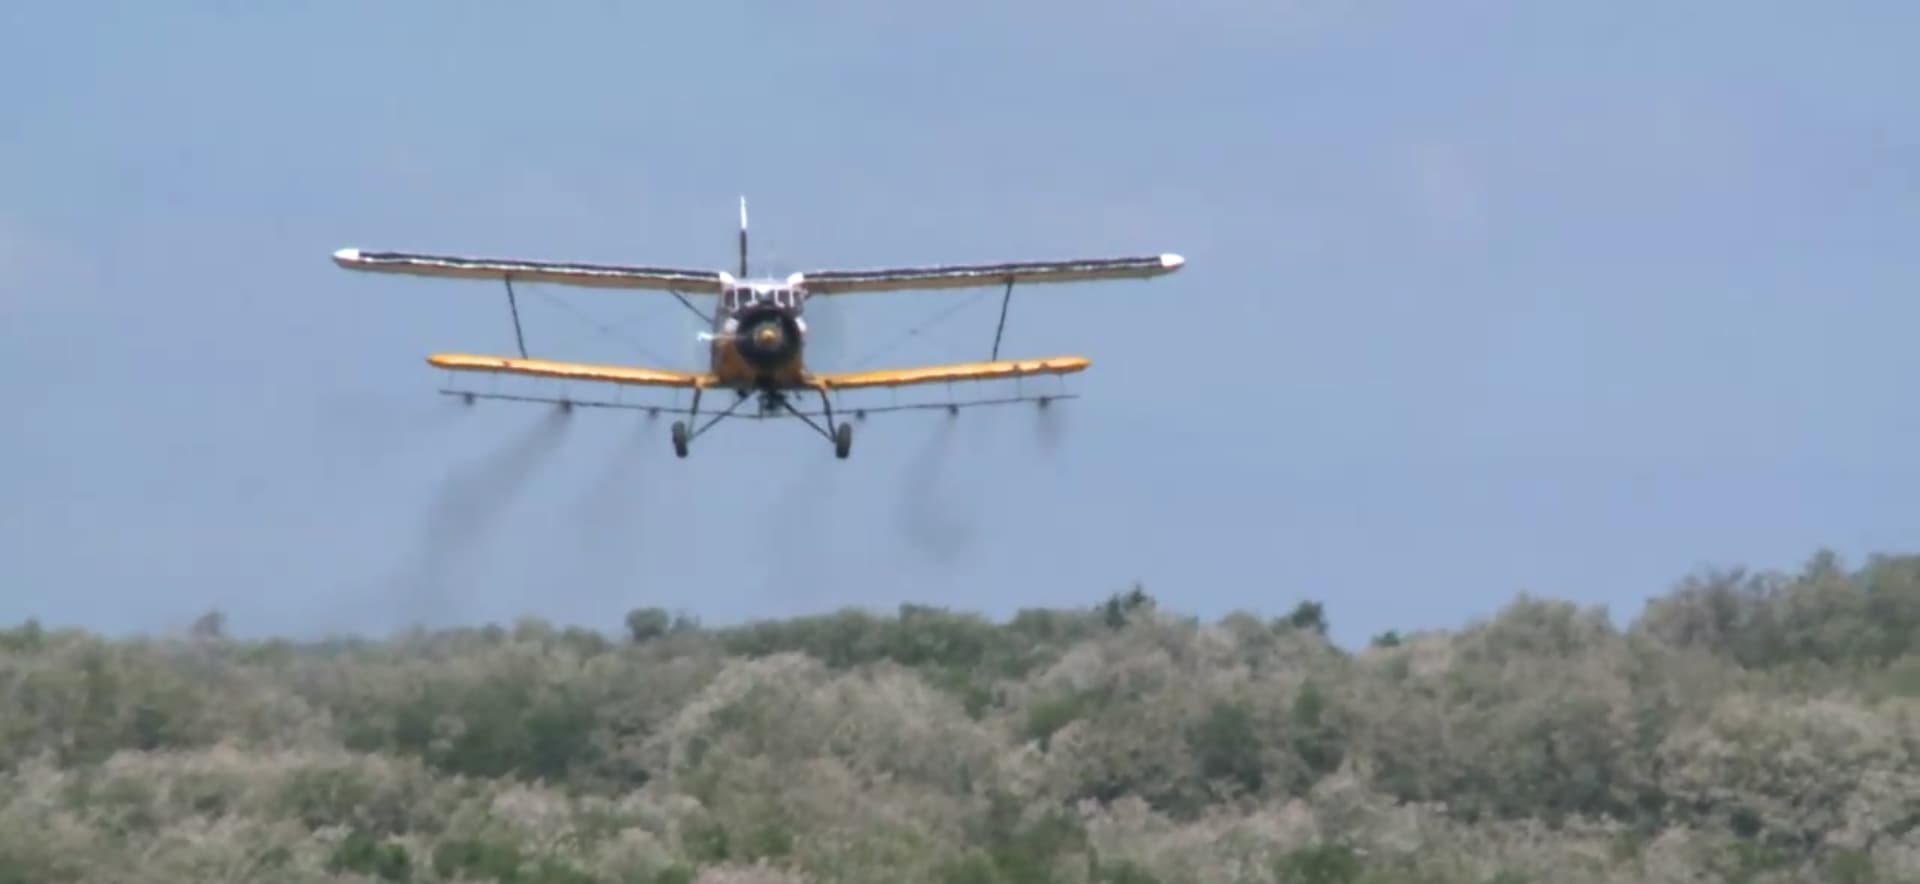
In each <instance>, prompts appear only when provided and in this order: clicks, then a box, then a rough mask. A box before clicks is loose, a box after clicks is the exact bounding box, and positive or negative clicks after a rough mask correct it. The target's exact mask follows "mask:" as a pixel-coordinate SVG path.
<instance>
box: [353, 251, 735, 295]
mask: <svg viewBox="0 0 1920 884" xmlns="http://www.w3.org/2000/svg"><path fill="white" fill-rule="evenodd" d="M333 263H335V264H338V265H340V266H342V267H345V268H347V269H348V270H365V271H370V272H374V273H410V274H414V275H417V276H441V277H455V278H461V279H499V278H501V277H511V278H514V279H523V280H532V281H535V282H553V283H559V284H561V285H577V286H593V287H596V288H626V289H686V290H693V291H699V290H702V289H705V290H707V291H714V292H717V291H719V286H720V283H721V279H722V277H721V274H720V273H719V272H717V271H712V270H683V269H680V268H677V267H629V266H624V265H619V264H578V263H560V262H554V261H522V260H519V259H514V258H466V257H459V256H456V255H422V254H416V253H412V252H367V251H362V250H360V249H341V250H340V251H337V252H334V253H333Z"/></svg>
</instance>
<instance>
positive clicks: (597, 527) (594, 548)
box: [571, 417, 657, 586]
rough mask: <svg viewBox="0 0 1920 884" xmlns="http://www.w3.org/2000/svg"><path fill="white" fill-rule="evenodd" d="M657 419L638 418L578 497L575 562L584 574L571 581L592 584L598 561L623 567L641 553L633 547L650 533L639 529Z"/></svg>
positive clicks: (579, 571) (601, 564) (600, 565)
mask: <svg viewBox="0 0 1920 884" xmlns="http://www.w3.org/2000/svg"><path fill="white" fill-rule="evenodd" d="M655 420H657V418H654V417H645V418H642V419H641V420H639V421H636V422H635V424H634V427H633V431H632V432H631V433H629V434H627V435H625V436H623V437H621V438H620V440H619V441H618V442H616V443H615V444H614V447H613V451H612V455H611V457H609V458H608V460H607V463H606V465H605V467H603V468H602V469H601V470H600V472H599V474H598V475H596V476H594V478H593V481H592V482H591V483H590V484H589V485H588V486H587V488H586V489H585V493H583V494H581V495H580V497H579V499H578V500H577V501H576V503H575V506H574V516H575V518H576V519H577V523H576V525H575V527H574V530H573V532H572V533H573V535H574V536H575V537H576V538H578V539H579V542H580V556H579V558H578V560H577V562H576V564H577V565H578V566H579V568H578V571H577V573H578V574H579V576H580V579H576V580H574V581H571V583H573V584H575V585H580V586H591V585H592V584H593V583H594V582H595V581H593V580H592V579H590V578H591V575H592V574H594V573H595V572H596V571H597V570H598V569H599V567H603V566H614V567H617V568H619V569H620V570H622V571H624V570H625V569H626V565H627V564H628V563H629V562H631V561H632V560H633V559H634V558H636V557H637V556H638V555H639V554H640V551H639V550H636V549H634V542H635V541H634V539H635V538H638V537H644V536H645V535H646V532H645V531H642V530H640V522H641V520H642V519H643V518H644V515H645V514H644V512H643V511H642V510H641V507H640V505H641V503H642V502H643V501H644V500H645V497H644V496H643V495H642V493H641V492H642V491H643V490H644V488H643V486H644V480H645V472H646V471H645V468H644V466H643V463H642V462H643V461H644V460H646V458H647V457H648V455H649V453H650V452H648V451H647V450H646V448H645V443H646V442H647V441H648V439H649V435H648V425H649V424H651V423H653V422H654V421H655Z"/></svg>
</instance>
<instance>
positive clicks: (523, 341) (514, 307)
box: [500, 274, 527, 359]
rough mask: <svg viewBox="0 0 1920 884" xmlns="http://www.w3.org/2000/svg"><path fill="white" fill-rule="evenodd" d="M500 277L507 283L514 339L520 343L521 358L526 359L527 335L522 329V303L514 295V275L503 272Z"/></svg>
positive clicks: (508, 306) (508, 307)
mask: <svg viewBox="0 0 1920 884" xmlns="http://www.w3.org/2000/svg"><path fill="white" fill-rule="evenodd" d="M500 279H501V281H502V282H505V283H506V284H507V309H508V310H511V311H513V340H514V342H515V343H517V344H519V345H520V358H521V359H525V358H527V336H526V335H525V334H523V333H521V331H520V304H519V302H518V300H516V299H515V298H514V296H513V277H512V276H510V275H504V274H503V275H502V276H501V277H500Z"/></svg>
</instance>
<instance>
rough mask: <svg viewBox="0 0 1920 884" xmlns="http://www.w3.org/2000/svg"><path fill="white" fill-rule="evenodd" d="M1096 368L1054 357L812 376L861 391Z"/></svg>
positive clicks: (1079, 358)
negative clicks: (1088, 367)
mask: <svg viewBox="0 0 1920 884" xmlns="http://www.w3.org/2000/svg"><path fill="white" fill-rule="evenodd" d="M1091 364H1093V363H1092V362H1091V361H1089V360H1088V359H1086V358H1085V357H1083V356H1052V357H1048V358H1045V359H1007V360H1001V361H998V362H963V363H959V364H956V365H925V366H919V367H915V368H887V369H880V370H877V371H849V372H839V373H828V374H816V375H813V376H812V380H813V381H814V383H817V384H820V385H822V386H824V387H826V388H827V389H829V390H857V389H860V388H863V387H908V386H913V385H916V384H938V383H951V382H953V381H991V380H1001V379H1004V378H1012V377H1026V376H1030V375H1042V374H1051V375H1062V374H1073V373H1074V372H1077V371H1085V370H1086V368H1087V366H1089V365H1091Z"/></svg>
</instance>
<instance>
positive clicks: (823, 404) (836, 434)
mask: <svg viewBox="0 0 1920 884" xmlns="http://www.w3.org/2000/svg"><path fill="white" fill-rule="evenodd" d="M820 408H821V410H823V411H825V412H826V414H827V431H828V432H830V433H832V434H833V456H834V457H837V458H840V459H841V460H846V459H847V455H849V454H852V453H853V425H852V424H850V423H847V422H846V421H841V422H840V423H839V424H838V425H837V426H836V425H835V424H834V422H833V399H832V397H829V396H828V395H827V391H826V388H824V387H823V388H821V390H820Z"/></svg>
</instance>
